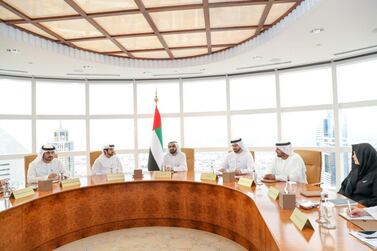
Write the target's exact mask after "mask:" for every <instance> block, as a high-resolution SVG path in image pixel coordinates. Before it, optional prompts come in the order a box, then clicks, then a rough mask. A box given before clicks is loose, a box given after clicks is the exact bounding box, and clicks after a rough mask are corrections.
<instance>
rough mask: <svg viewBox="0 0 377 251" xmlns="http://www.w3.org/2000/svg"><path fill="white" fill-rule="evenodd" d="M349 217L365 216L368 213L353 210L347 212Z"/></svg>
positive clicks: (361, 210)
mask: <svg viewBox="0 0 377 251" xmlns="http://www.w3.org/2000/svg"><path fill="white" fill-rule="evenodd" d="M347 211H348V210H347ZM349 215H350V216H351V217H360V216H366V215H368V213H367V212H366V211H365V210H364V209H362V208H354V209H352V210H351V212H349Z"/></svg>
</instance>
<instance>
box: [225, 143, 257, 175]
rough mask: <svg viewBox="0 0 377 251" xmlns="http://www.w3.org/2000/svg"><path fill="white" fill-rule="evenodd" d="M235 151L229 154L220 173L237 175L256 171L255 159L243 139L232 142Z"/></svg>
mask: <svg viewBox="0 0 377 251" xmlns="http://www.w3.org/2000/svg"><path fill="white" fill-rule="evenodd" d="M230 143H231V144H232V149H233V151H232V152H231V153H229V154H228V156H227V157H226V159H225V161H224V163H223V164H222V168H221V169H220V170H219V171H220V172H224V171H234V172H235V173H236V175H241V174H249V173H251V172H252V171H254V159H253V156H252V155H251V153H250V152H249V150H248V149H247V147H246V146H245V144H244V143H243V142H242V139H241V138H237V139H234V140H232V141H230Z"/></svg>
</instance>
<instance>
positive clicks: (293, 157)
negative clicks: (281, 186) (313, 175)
mask: <svg viewBox="0 0 377 251" xmlns="http://www.w3.org/2000/svg"><path fill="white" fill-rule="evenodd" d="M275 152H276V157H275V158H274V160H273V161H272V167H271V169H270V171H269V174H266V175H265V176H264V179H266V180H276V181H288V180H289V181H295V182H298V183H304V184H307V183H308V182H307V180H306V166H305V163H304V161H303V160H302V158H301V156H300V155H298V154H297V153H295V152H293V149H292V144H291V142H284V143H276V150H275Z"/></svg>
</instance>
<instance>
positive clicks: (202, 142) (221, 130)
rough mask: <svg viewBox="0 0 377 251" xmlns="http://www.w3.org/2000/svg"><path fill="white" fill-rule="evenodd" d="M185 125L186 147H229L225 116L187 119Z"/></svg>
mask: <svg viewBox="0 0 377 251" xmlns="http://www.w3.org/2000/svg"><path fill="white" fill-rule="evenodd" d="M184 123H185V130H184V135H185V146H186V147H225V146H227V145H228V142H227V133H226V132H227V123H226V117H225V116H211V117H187V118H185V119H184Z"/></svg>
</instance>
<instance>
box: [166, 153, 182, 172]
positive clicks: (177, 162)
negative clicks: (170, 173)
mask: <svg viewBox="0 0 377 251" xmlns="http://www.w3.org/2000/svg"><path fill="white" fill-rule="evenodd" d="M166 165H168V166H171V167H172V168H173V170H174V171H176V172H186V171H187V162H186V154H184V153H183V152H179V151H177V152H176V153H175V154H174V155H173V154H171V153H166V154H165V155H164V159H163V161H162V166H166Z"/></svg>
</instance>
